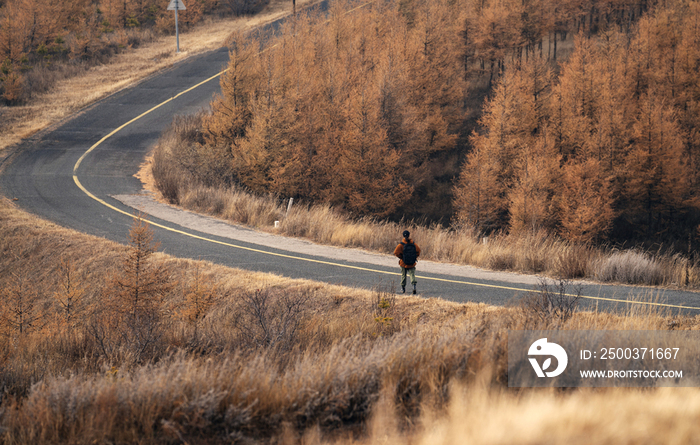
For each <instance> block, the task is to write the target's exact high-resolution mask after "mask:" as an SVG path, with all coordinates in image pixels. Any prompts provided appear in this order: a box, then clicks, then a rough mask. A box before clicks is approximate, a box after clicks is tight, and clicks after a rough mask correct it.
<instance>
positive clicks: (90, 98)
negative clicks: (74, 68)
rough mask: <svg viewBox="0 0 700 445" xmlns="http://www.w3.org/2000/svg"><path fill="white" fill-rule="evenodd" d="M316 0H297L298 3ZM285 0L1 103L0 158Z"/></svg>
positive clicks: (277, 9)
mask: <svg viewBox="0 0 700 445" xmlns="http://www.w3.org/2000/svg"><path fill="white" fill-rule="evenodd" d="M311 2H312V0H299V1H298V2H297V3H298V4H299V5H303V4H307V3H311ZM290 10H291V5H290V3H289V2H287V1H282V0H274V1H271V2H270V4H269V5H268V6H267V7H266V8H265V9H264V10H263V11H262V12H261V13H259V14H258V15H256V16H254V17H239V18H225V19H219V18H212V17H209V18H205V19H204V20H203V21H202V22H201V23H199V24H197V25H196V26H194V27H193V29H191V30H190V31H188V32H185V33H182V35H181V36H180V52H179V53H176V52H175V38H174V37H173V36H162V37H153V40H152V41H150V42H149V43H145V44H142V45H140V46H139V47H138V48H136V49H131V50H127V51H124V52H121V53H119V54H117V55H116V56H114V57H113V58H111V59H110V60H109V61H108V62H107V63H106V64H104V65H99V66H95V67H92V68H90V69H89V70H87V71H80V72H78V73H77V75H75V76H74V77H70V78H67V79H65V80H63V81H60V82H58V84H57V85H56V86H55V87H54V88H53V89H52V90H51V91H49V92H47V93H43V94H39V95H36V96H35V97H33V98H32V99H31V100H30V102H29V103H27V104H26V105H23V106H17V107H0V116H1V117H2V119H1V120H0V122H1V123H0V158H1V157H3V156H4V155H5V151H6V149H7V148H8V147H10V146H12V145H15V144H17V143H19V142H20V141H21V140H22V139H25V138H28V137H30V136H31V135H33V134H35V133H36V132H38V131H40V130H43V129H45V128H47V127H50V126H52V125H55V124H57V123H58V122H60V121H61V120H63V119H65V118H67V117H68V116H70V115H71V114H73V113H75V112H77V111H79V110H81V109H83V108H85V107H86V106H88V105H90V104H92V103H94V102H95V101H97V100H99V99H101V98H104V97H106V96H108V95H110V94H112V93H115V92H117V91H119V90H121V89H123V88H126V87H128V86H130V85H132V84H134V83H135V82H138V81H139V80H141V79H144V78H146V77H148V76H150V75H152V74H154V73H156V72H158V71H160V70H162V69H164V68H167V67H169V66H171V65H172V64H173V63H176V62H179V61H181V60H184V59H186V58H187V57H191V56H193V55H196V54H200V53H202V52H205V51H209V50H212V49H216V48H220V47H222V46H223V45H224V43H225V41H226V39H227V38H228V37H229V36H230V35H231V33H233V32H236V31H241V30H246V29H250V28H251V27H253V26H257V25H260V24H262V23H265V22H268V21H272V20H274V19H277V18H279V17H282V16H283V15H285V14H287V13H289V12H290Z"/></svg>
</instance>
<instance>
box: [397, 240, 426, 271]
mask: <svg viewBox="0 0 700 445" xmlns="http://www.w3.org/2000/svg"><path fill="white" fill-rule="evenodd" d="M403 243H404V244H414V245H415V246H416V257H419V256H420V247H418V244H416V243H414V242H413V240H412V239H406V238H404V239H403ZM394 255H396V256H397V257H398V258H399V266H401V267H405V268H406V269H413V268H414V267H416V264H418V260H416V262H415V263H413V264H405V263H404V262H403V244H399V245H398V246H396V249H394Z"/></svg>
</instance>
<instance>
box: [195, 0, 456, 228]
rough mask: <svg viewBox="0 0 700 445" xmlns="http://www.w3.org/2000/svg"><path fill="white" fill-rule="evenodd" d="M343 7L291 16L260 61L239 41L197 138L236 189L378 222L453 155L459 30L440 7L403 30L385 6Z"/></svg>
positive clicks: (250, 42)
mask: <svg viewBox="0 0 700 445" xmlns="http://www.w3.org/2000/svg"><path fill="white" fill-rule="evenodd" d="M349 7H350V5H349V4H345V3H343V2H338V3H334V4H333V5H332V6H331V10H330V13H329V17H330V18H329V20H328V21H327V22H326V21H325V20H324V19H323V17H321V16H319V15H313V16H310V17H309V16H299V17H298V18H297V19H296V20H294V21H292V22H290V23H289V24H287V25H286V26H284V27H283V31H282V35H281V36H280V38H279V40H277V41H276V43H275V44H274V45H272V46H271V47H270V48H269V49H266V50H264V51H260V50H259V43H258V42H257V41H255V40H254V39H250V38H245V37H243V36H238V37H237V38H236V39H235V42H236V43H235V44H234V45H233V47H232V49H231V61H230V63H229V69H228V71H227V72H226V74H225V75H224V76H222V80H221V87H222V96H221V97H220V98H218V99H217V100H215V101H214V102H213V104H212V108H213V113H212V115H211V116H210V117H208V118H207V119H206V120H205V122H204V128H205V130H206V138H207V144H208V145H209V146H212V147H216V146H221V145H223V146H225V147H227V149H228V151H229V152H230V156H231V159H230V160H228V159H226V162H230V165H231V166H232V169H233V174H234V178H235V180H236V182H238V183H239V184H241V185H244V186H245V187H248V188H250V189H252V190H254V191H257V192H273V193H276V194H282V195H284V196H294V197H304V198H309V199H311V200H315V201H324V202H328V203H331V204H332V205H336V206H341V207H343V208H346V209H348V210H350V211H352V212H354V213H360V214H371V215H377V216H387V215H390V214H394V213H396V212H397V211H398V209H399V208H400V207H401V205H403V204H404V203H405V202H406V201H407V200H408V199H409V198H410V197H411V194H412V191H413V190H415V189H416V188H418V187H421V186H425V185H427V184H429V183H430V182H431V181H433V180H434V177H433V176H432V174H433V173H432V170H433V169H434V168H437V165H434V163H435V162H436V161H433V160H432V159H434V157H435V155H436V154H439V153H441V152H445V151H448V150H451V149H453V148H454V147H455V143H456V131H457V129H458V127H459V125H460V124H461V119H462V111H461V108H460V106H459V102H460V101H461V100H462V98H463V97H464V94H465V88H464V87H465V81H464V77H463V75H462V68H461V66H460V63H459V57H458V54H459V51H460V50H459V39H458V38H457V37H458V32H459V30H458V27H457V23H456V22H455V21H454V19H453V18H452V17H451V16H450V9H449V6H448V5H447V4H446V3H442V2H433V3H431V4H430V5H429V6H425V7H420V8H418V7H416V8H415V10H414V13H415V14H414V16H413V19H414V22H413V23H407V21H406V19H405V17H404V16H403V14H402V12H401V11H400V9H399V7H398V6H397V5H395V4H389V5H386V6H381V5H373V6H372V7H371V8H360V9H357V10H355V11H353V12H352V14H348V15H346V13H345V11H346V9H348V8H349ZM368 30H371V32H367V31H368ZM313 61H317V62H315V63H312V62H313ZM212 153H213V152H212Z"/></svg>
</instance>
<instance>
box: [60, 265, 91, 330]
mask: <svg viewBox="0 0 700 445" xmlns="http://www.w3.org/2000/svg"><path fill="white" fill-rule="evenodd" d="M57 272H58V276H59V283H58V290H57V291H56V292H54V294H53V297H54V300H55V302H56V303H57V304H58V314H57V315H58V317H57V318H58V323H59V325H60V326H62V327H66V328H75V327H76V326H78V325H81V324H83V323H84V319H83V316H84V315H85V312H86V309H87V308H86V302H85V298H84V297H85V294H86V292H87V288H86V286H85V285H84V283H83V279H82V276H81V274H80V273H79V271H78V270H77V269H76V267H75V263H73V262H72V261H71V260H70V259H69V258H66V257H63V258H61V261H60V264H59V266H58V270H57Z"/></svg>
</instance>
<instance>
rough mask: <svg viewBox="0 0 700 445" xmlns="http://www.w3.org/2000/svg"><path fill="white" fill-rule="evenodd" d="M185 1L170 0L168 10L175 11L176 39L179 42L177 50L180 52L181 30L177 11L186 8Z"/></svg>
mask: <svg viewBox="0 0 700 445" xmlns="http://www.w3.org/2000/svg"><path fill="white" fill-rule="evenodd" d="M185 9H187V8H186V7H185V3H184V2H183V1H182V0H170V4H169V5H168V11H175V41H176V44H177V52H180V30H179V29H178V27H177V11H178V10H183V11H184V10H185Z"/></svg>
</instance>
